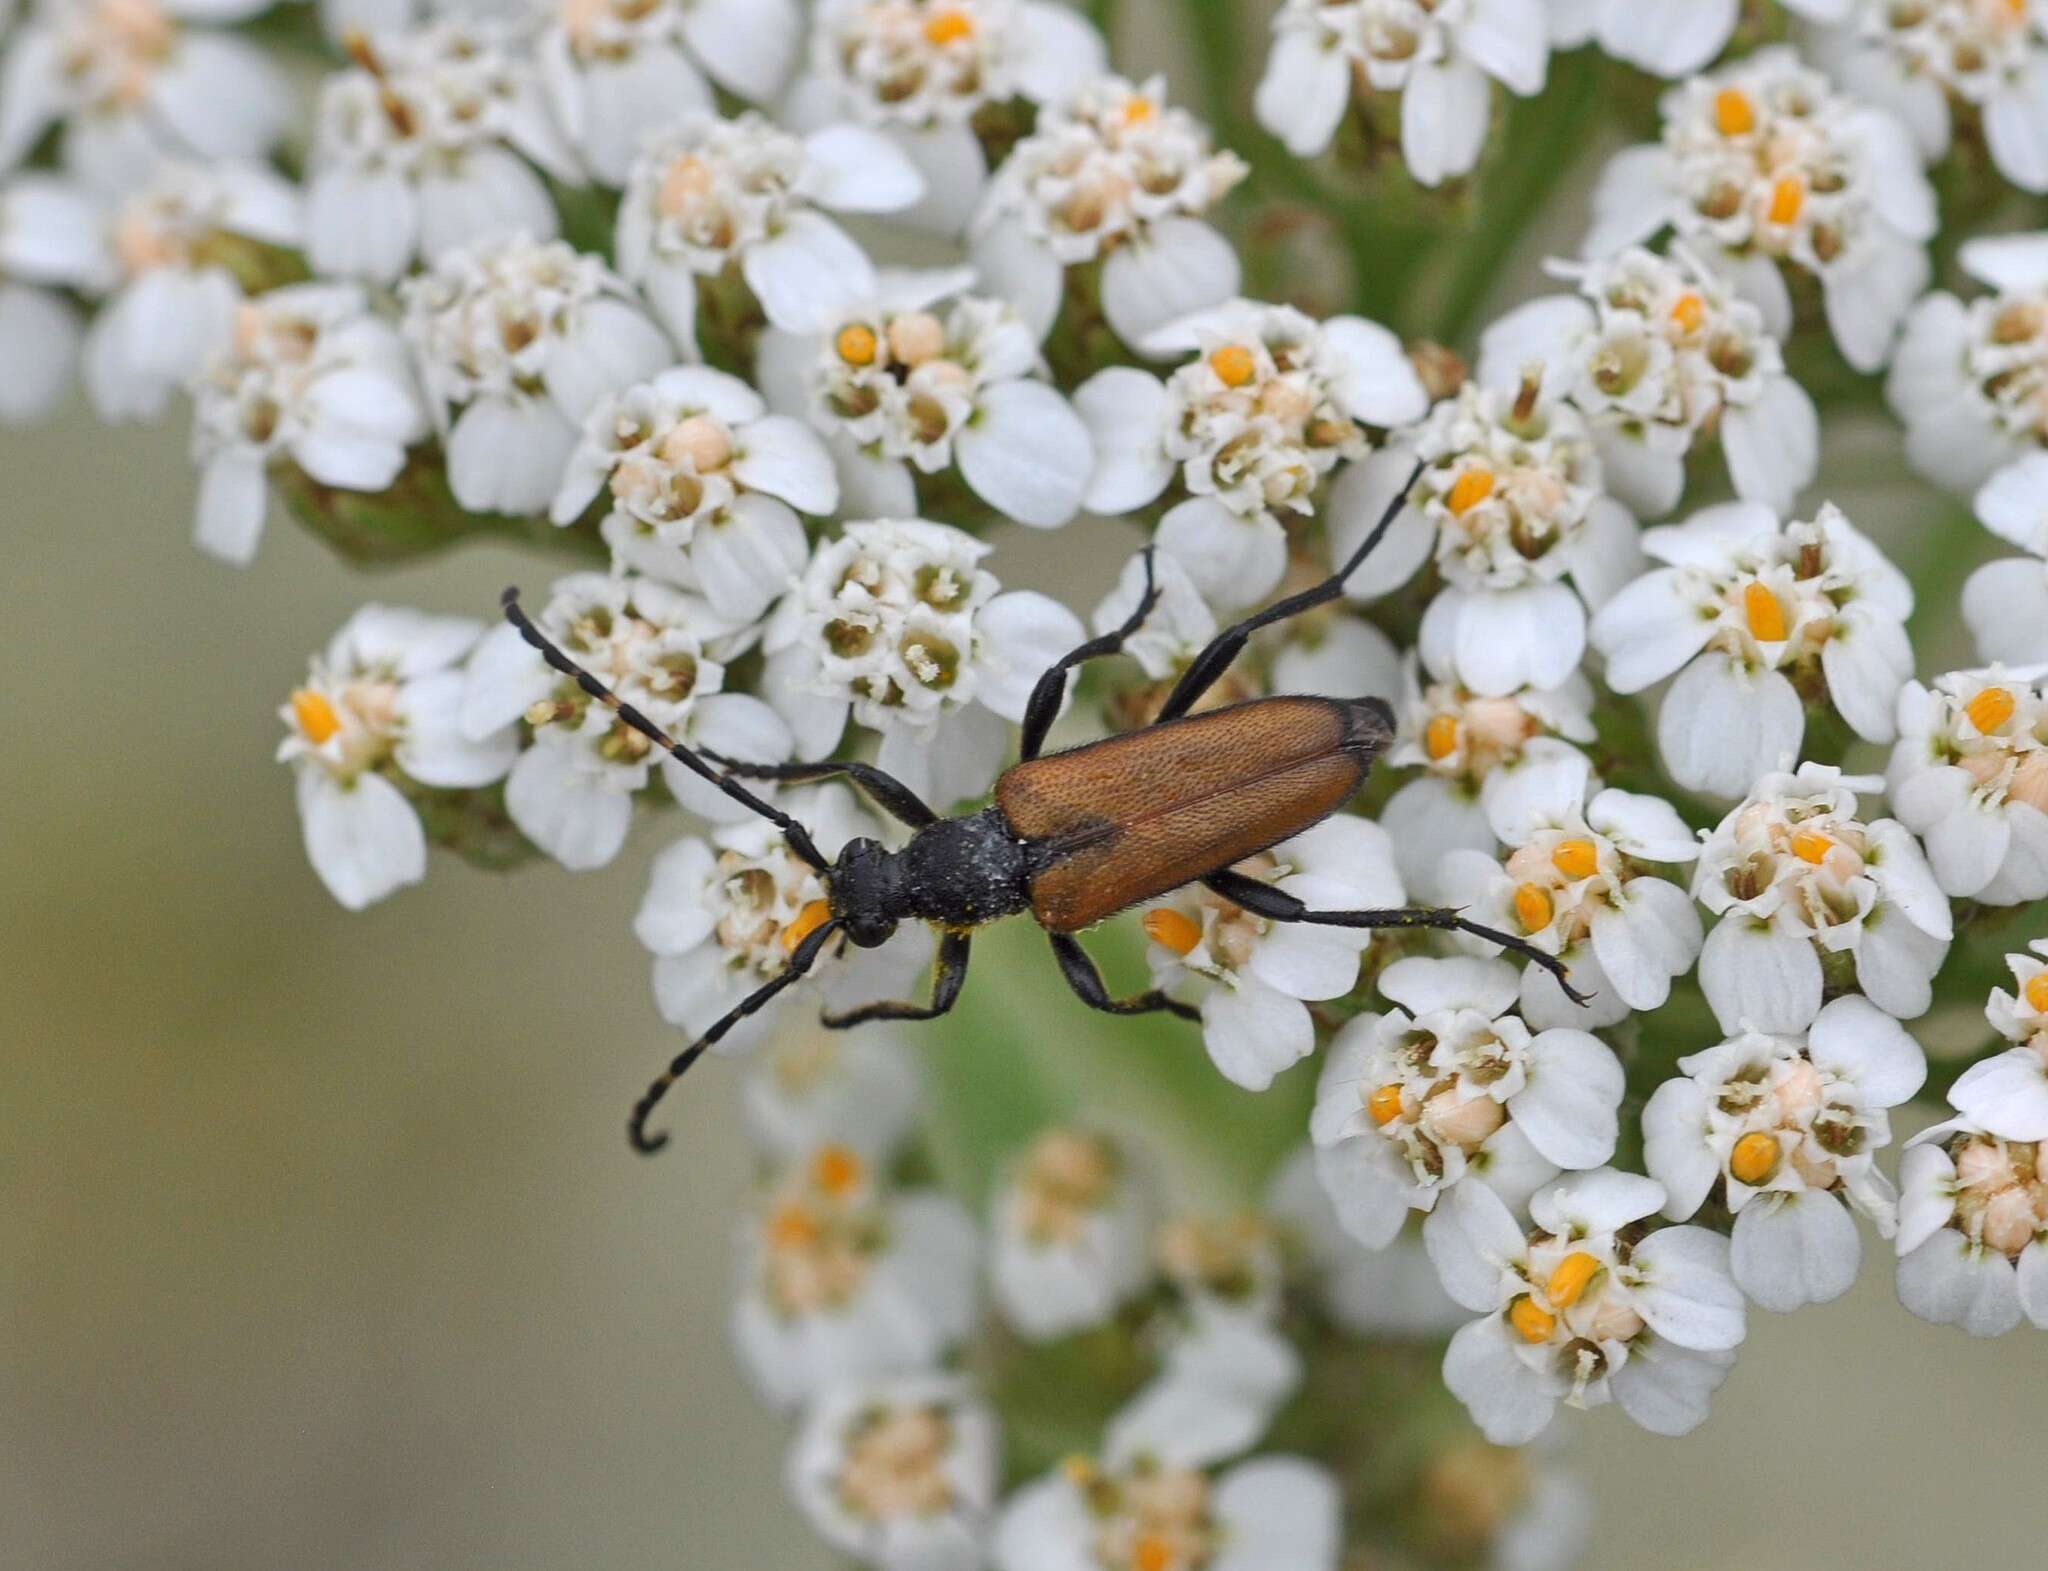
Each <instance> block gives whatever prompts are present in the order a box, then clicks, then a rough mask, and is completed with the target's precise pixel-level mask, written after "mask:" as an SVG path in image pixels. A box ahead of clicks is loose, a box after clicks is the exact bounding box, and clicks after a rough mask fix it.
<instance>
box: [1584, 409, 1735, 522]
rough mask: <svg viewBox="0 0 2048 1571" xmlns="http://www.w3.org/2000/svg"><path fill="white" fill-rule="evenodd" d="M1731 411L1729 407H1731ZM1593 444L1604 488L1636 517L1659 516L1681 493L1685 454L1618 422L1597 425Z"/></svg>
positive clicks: (1674, 502) (1675, 503) (1683, 488)
mask: <svg viewBox="0 0 2048 1571" xmlns="http://www.w3.org/2000/svg"><path fill="white" fill-rule="evenodd" d="M1731 413H1732V411H1731ZM1593 446H1594V448H1595V450H1597V451H1598V453H1599V455H1600V472H1601V477H1602V479H1603V480H1604V481H1605V482H1606V485H1607V489H1608V491H1609V492H1610V493H1611V494H1612V495H1613V496H1614V498H1615V499H1616V500H1617V501H1619V502H1620V503H1621V504H1622V505H1623V506H1624V507H1626V508H1627V509H1628V510H1629V511H1630V512H1632V513H1634V514H1635V515H1636V516H1637V517H1639V518H1662V517H1663V516H1664V515H1665V514H1666V513H1668V512H1670V511H1671V509H1672V508H1674V507H1676V506H1677V505H1678V499H1679V498H1680V497H1682V496H1683V495H1684V494H1685V458H1684V455H1683V454H1681V453H1674V452H1668V451H1666V450H1665V449H1664V448H1663V447H1661V446H1656V445H1653V444H1651V443H1650V442H1647V441H1645V440H1643V439H1642V438H1641V437H1638V436H1635V435H1632V434H1631V433H1630V432H1628V431H1627V430H1625V429H1623V428H1621V427H1618V426H1605V425H1603V426H1599V427H1596V428H1595V429H1594V432H1593Z"/></svg>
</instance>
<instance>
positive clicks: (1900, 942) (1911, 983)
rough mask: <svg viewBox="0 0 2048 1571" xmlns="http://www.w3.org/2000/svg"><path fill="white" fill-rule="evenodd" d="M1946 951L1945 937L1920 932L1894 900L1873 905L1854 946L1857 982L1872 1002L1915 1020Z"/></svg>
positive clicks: (1923, 1008) (1929, 1001) (1929, 996)
mask: <svg viewBox="0 0 2048 1571" xmlns="http://www.w3.org/2000/svg"><path fill="white" fill-rule="evenodd" d="M1947 957H1948V940H1947V939H1945V938H1934V937H1931V936H1929V935H1928V934H1926V933H1923V932H1922V931H1921V930H1920V929H1919V928H1918V927H1915V926H1914V925H1913V924H1912V923H1911V922H1909V921H1907V920H1906V917H1905V913H1904V912H1902V911H1900V910H1898V909H1897V908H1896V907H1894V906H1879V907H1878V908H1877V909H1876V910H1875V911H1873V912H1872V913H1871V915H1870V917H1869V918H1867V919H1866V920H1865V922H1864V924H1863V941H1862V943H1860V944H1858V945H1857V946H1856V981H1857V985H1858V986H1860V987H1861V988H1862V989H1863V991H1864V992H1865V993H1866V994H1867V995H1869V998H1870V1001H1871V1002H1872V1003H1873V1004H1876V1005H1877V1006H1878V1008H1880V1009H1883V1010H1885V1011H1887V1012H1888V1013H1890V1014H1894V1015H1897V1016H1898V1017H1899V1018H1900V1019H1901V1020H1917V1019H1918V1018H1919V1017H1920V1016H1922V1015H1924V1014H1926V1013H1927V1010H1928V1007H1929V1006H1930V1005H1931V1004H1932V1003H1933V1001H1934V992H1933V985H1932V984H1933V981H1934V974H1935V972H1937V971H1939V970H1940V969H1941V963H1942V961H1943V960H1945V959H1946V958H1947Z"/></svg>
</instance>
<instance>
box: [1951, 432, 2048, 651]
mask: <svg viewBox="0 0 2048 1571" xmlns="http://www.w3.org/2000/svg"><path fill="white" fill-rule="evenodd" d="M2011 472H2012V471H2011V470H2007V471H2005V473H2007V474H2010V473H2011ZM2042 483H2043V484H2044V485H2048V470H2044V472H2043V482H2042ZM1963 620H1964V621H1965V622H1967V623H1968V624H1969V627H1970V634H1971V637H1972V638H1974V639H1975V640H1976V644H1977V656H1978V658H1979V659H1980V660H1983V661H1985V662H1986V663H1987V664H1988V663H1991V662H2002V663H2004V664H2006V665H2031V664H2033V663H2034V662H2035V661H2037V660H2042V659H2048V566H2044V565H2043V564H2042V563H2041V562H2040V561H2038V560H2036V559H2035V558H2032V557H2017V556H2015V557H2007V558H2005V559H2004V560H2003V561H1998V562H1986V563H1985V564H1984V565H1983V566H1982V567H1980V568H1978V569H1977V571H1976V572H1974V573H1972V574H1971V575H1970V577H1969V580H1968V581H1967V582H1966V583H1965V584H1964V585H1963Z"/></svg>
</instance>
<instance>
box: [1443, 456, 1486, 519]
mask: <svg viewBox="0 0 2048 1571" xmlns="http://www.w3.org/2000/svg"><path fill="white" fill-rule="evenodd" d="M1492 495H1493V471H1492V470H1490V469H1477V468H1475V469H1468V470H1466V471H1465V472H1464V473H1463V474H1461V475H1460V476H1458V478H1457V480H1456V482H1455V483H1453V484H1452V486H1451V494H1450V495H1449V496H1447V497H1445V498H1444V506H1446V507H1448V508H1449V509H1450V510H1451V513H1452V516H1453V517H1457V518H1463V517H1464V516H1465V515H1466V514H1467V513H1469V512H1471V511H1472V509H1473V508H1475V507H1477V506H1478V505H1479V504H1480V503H1481V502H1483V501H1485V500H1486V499H1487V498H1488V497H1490V496H1492Z"/></svg>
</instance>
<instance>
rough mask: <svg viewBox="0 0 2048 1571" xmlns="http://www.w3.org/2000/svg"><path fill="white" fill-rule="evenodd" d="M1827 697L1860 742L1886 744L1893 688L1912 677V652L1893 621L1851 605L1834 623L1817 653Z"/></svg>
mask: <svg viewBox="0 0 2048 1571" xmlns="http://www.w3.org/2000/svg"><path fill="white" fill-rule="evenodd" d="M1820 658H1821V669H1822V671H1823V672H1824V673H1825V674H1826V676H1827V681H1828V698H1829V700H1830V701H1831V702H1832V703H1833V704H1834V706H1835V709H1836V711H1837V712H1838V713H1839V714H1840V715H1841V717H1842V718H1843V719H1844V720H1846V721H1848V722H1849V729H1850V730H1852V731H1854V732H1855V733H1856V734H1857V735H1858V736H1860V737H1862V738H1863V740H1864V741H1866V742H1889V741H1891V740H1892V738H1893V737H1894V736H1895V735H1897V731H1896V728H1895V727H1894V726H1893V724H1892V714H1893V711H1894V710H1896V709H1897V707H1898V700H1899V689H1900V688H1901V687H1903V686H1904V685H1905V684H1906V681H1907V679H1908V678H1910V677H1911V676H1912V674H1913V648H1912V645H1911V644H1909V643H1908V642H1907V641H1906V629H1905V627H1904V626H1903V625H1902V624H1901V623H1900V622H1899V621H1898V619H1897V618H1895V617H1893V616H1891V615H1889V614H1887V613H1885V612H1882V611H1878V610H1875V609H1873V608H1871V607H1869V606H1864V605H1851V606H1847V607H1845V608H1844V609H1843V610H1842V613H1841V615H1840V616H1838V617H1837V618H1836V620H1835V632H1834V636H1833V637H1832V638H1830V639H1829V640H1828V641H1827V643H1826V644H1824V645H1823V646H1822V648H1821V655H1820Z"/></svg>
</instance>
